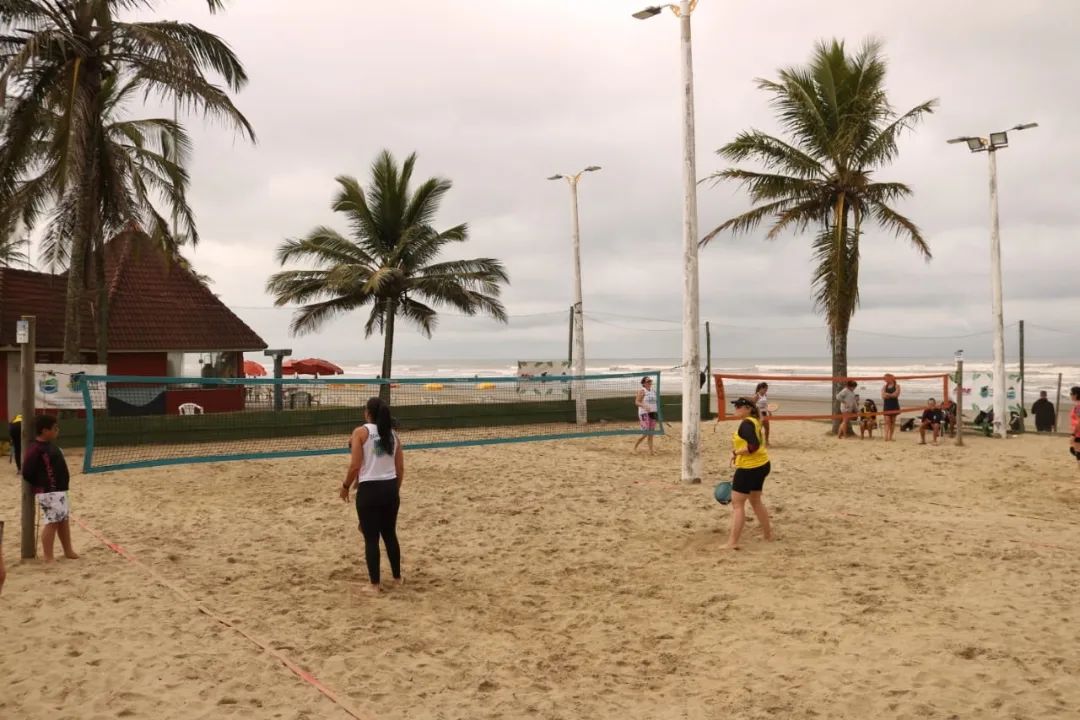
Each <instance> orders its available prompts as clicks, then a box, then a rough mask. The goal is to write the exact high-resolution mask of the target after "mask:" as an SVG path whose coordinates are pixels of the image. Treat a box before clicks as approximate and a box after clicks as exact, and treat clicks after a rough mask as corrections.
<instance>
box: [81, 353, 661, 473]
mask: <svg viewBox="0 0 1080 720" xmlns="http://www.w3.org/2000/svg"><path fill="white" fill-rule="evenodd" d="M646 376H647V377H650V378H652V379H653V384H654V387H655V388H656V389H657V393H658V394H659V389H660V387H659V386H660V373H659V372H647V373H635V374H632V375H631V374H625V373H619V374H605V375H586V376H580V377H573V376H566V375H555V376H553V375H544V376H512V377H488V378H480V377H473V378H427V379H417V378H408V379H399V380H381V379H375V380H369V379H350V378H346V379H337V378H335V379H317V380H307V379H302V380H301V379H274V378H270V379H266V378H258V379H255V378H243V379H241V378H235V379H234V378H170V377H139V376H85V377H84V378H83V380H82V392H83V401H84V405H85V418H84V419H77V418H70V419H68V418H65V419H64V421H63V424H64V434H65V437H67V438H68V439H69V442H72V441H74V442H77V438H78V436H79V434H80V430H81V431H82V435H83V437H84V438H85V440H84V442H85V455H84V471H85V472H104V471H110V470H122V469H131V468H142V467H153V466H157V465H175V464H183V463H198V462H224V461H229V460H249V459H260V458H285V457H303V456H312V455H330V454H338V453H342V454H343V453H346V452H348V439H349V435H350V433H351V432H352V431H353V429H354V428H355V427H356V426H357V425H359V424H362V423H363V422H364V405H365V404H366V403H367V401H368V399H369V398H371V397H383V399H385V400H387V401H388V402H389V404H390V410H391V414H392V416H393V418H394V422H395V425H396V427H397V430H398V433H399V434H400V436H401V438H402V441H403V443H404V445H405V447H406V448H409V449H425V448H444V447H460V446H468V445H486V444H495V443H509V442H529V441H541V440H559V439H569V438H583V437H598V436H606V435H634V434H640V433H641V432H642V430H641V429H640V424H639V420H638V412H637V406H636V404H635V397H636V394H637V391H638V390H639V389H640V388H641V380H642V378H643V377H646ZM659 405H661V407H660V408H658V411H659V412H660V413H662V405H663V403H659ZM582 414H583V417H582V419H584V420H586V422H579V415H582ZM659 420H660V422H659V423H658V425H657V428H656V430H655V431H653V432H654V433H655V434H663V416H662V414H661V415H660V417H659ZM80 423H85V424H84V426H83V427H81V428H80V427H79V424H80Z"/></svg>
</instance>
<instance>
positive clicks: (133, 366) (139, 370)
mask: <svg viewBox="0 0 1080 720" xmlns="http://www.w3.org/2000/svg"><path fill="white" fill-rule="evenodd" d="M108 370H109V375H149V376H151V377H165V376H166V375H168V374H169V356H168V355H166V354H165V353H109V364H108Z"/></svg>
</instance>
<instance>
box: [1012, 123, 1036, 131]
mask: <svg viewBox="0 0 1080 720" xmlns="http://www.w3.org/2000/svg"><path fill="white" fill-rule="evenodd" d="M1037 127H1039V123H1022V124H1020V125H1017V126H1016V127H1014V128H1012V129H1013V130H1030V129H1031V128H1037Z"/></svg>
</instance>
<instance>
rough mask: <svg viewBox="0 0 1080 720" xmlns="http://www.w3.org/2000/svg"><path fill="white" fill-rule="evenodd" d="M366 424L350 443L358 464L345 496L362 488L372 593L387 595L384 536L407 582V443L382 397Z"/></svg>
mask: <svg viewBox="0 0 1080 720" xmlns="http://www.w3.org/2000/svg"><path fill="white" fill-rule="evenodd" d="M364 420H365V423H364V424H363V425H361V426H359V427H358V428H356V429H355V430H353V434H352V437H351V438H350V440H349V448H350V449H351V450H352V460H351V462H350V463H349V470H348V472H347V473H346V474H345V482H344V483H342V485H341V492H340V493H339V496H340V497H341V499H342V500H344V501H345V502H348V501H349V490H351V489H352V488H353V486H355V487H356V514H357V516H358V517H359V519H360V532H361V533H362V534H363V536H364V559H365V560H366V561H367V569H368V579H370V580H371V590H372V591H373V592H379V591H381V590H382V585H381V584H380V575H379V537H380V536H381V537H382V541H383V544H384V545H386V556H387V557H388V558H389V559H390V572H391V573H392V574H393V576H394V581H395V582H396V583H400V582H401V548H400V547H399V546H398V540H397V516H398V508H399V507H400V505H401V498H400V495H399V491H400V489H401V483H402V481H404V479H405V455H404V453H403V452H402V448H401V440H400V439H399V438H398V436H397V433H395V432H394V431H393V428H392V420H391V418H390V407H389V406H388V405H387V404H386V403H385V402H383V401H382V400H380V399H379V398H377V397H373V398H371V399H370V400H368V401H367V406H366V407H365V408H364Z"/></svg>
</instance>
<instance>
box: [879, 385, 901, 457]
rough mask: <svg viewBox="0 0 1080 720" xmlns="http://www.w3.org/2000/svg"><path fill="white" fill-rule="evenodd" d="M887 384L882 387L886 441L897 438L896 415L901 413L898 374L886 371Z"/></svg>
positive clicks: (882, 412)
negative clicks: (895, 436)
mask: <svg viewBox="0 0 1080 720" xmlns="http://www.w3.org/2000/svg"><path fill="white" fill-rule="evenodd" d="M884 380H885V384H884V385H883V386H882V388H881V401H882V408H881V414H882V415H883V416H884V417H885V429H884V435H885V441H886V442H888V441H890V440H895V438H894V437H893V435H895V434H896V416H897V415H899V414H900V383H898V382H896V376H895V375H893V374H892V373H885V378H884Z"/></svg>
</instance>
